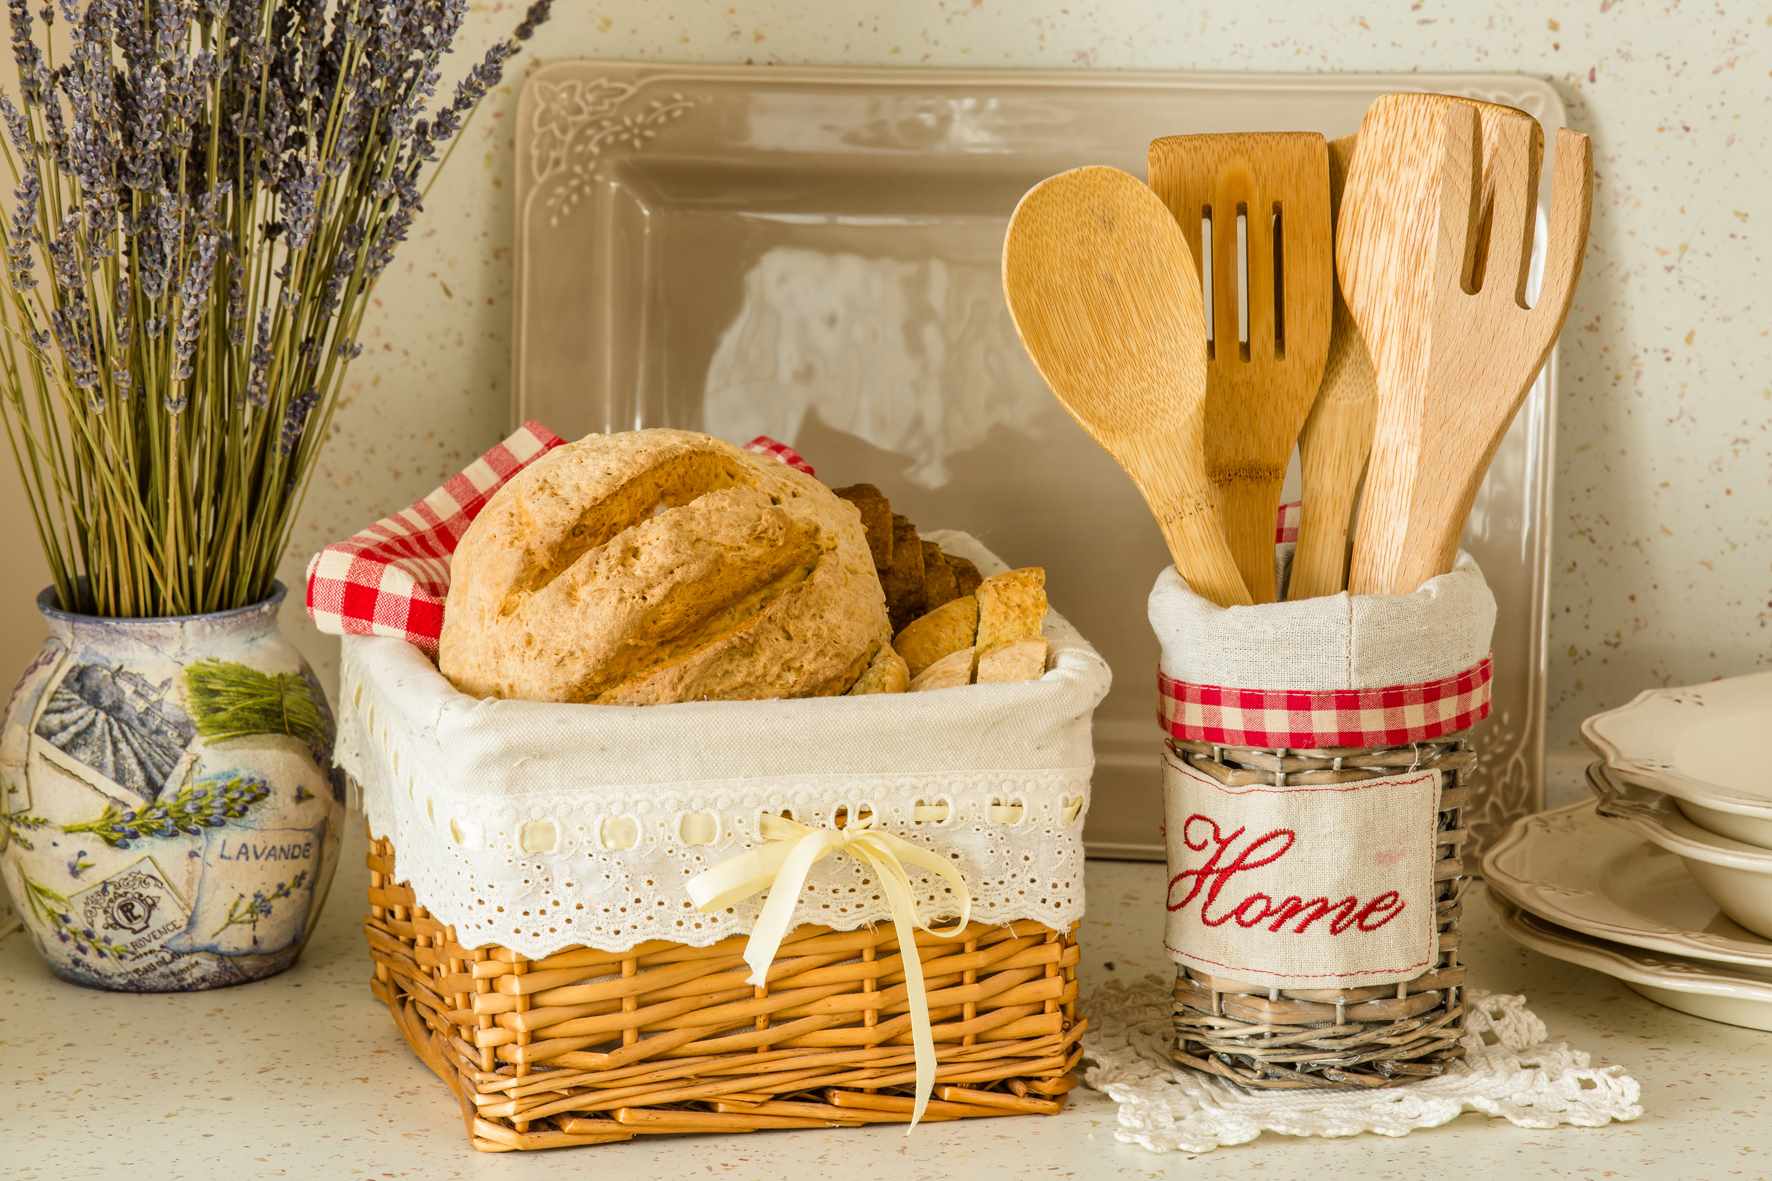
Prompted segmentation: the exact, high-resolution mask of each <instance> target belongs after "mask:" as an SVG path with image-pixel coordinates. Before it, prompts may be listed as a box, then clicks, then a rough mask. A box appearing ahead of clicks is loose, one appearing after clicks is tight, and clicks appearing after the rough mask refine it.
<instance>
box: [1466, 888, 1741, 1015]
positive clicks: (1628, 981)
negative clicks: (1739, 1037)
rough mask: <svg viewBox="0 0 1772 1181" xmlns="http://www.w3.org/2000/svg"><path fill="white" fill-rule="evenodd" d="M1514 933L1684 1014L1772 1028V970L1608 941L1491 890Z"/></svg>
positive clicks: (1499, 917)
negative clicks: (1549, 920) (1549, 918)
mask: <svg viewBox="0 0 1772 1181" xmlns="http://www.w3.org/2000/svg"><path fill="white" fill-rule="evenodd" d="M1490 897H1491V898H1493V899H1494V901H1495V915H1496V918H1497V920H1499V922H1500V924H1501V929H1502V931H1503V933H1505V934H1506V935H1507V936H1508V938H1510V939H1512V940H1513V941H1514V942H1516V943H1518V944H1520V945H1521V946H1523V947H1528V948H1531V949H1532V950H1533V951H1536V952H1539V953H1540V954H1542V955H1547V956H1549V957H1551V958H1552V959H1554V960H1562V961H1563V962H1564V963H1569V964H1575V965H1577V966H1578V967H1583V968H1591V969H1593V970H1594V971H1596V972H1600V973H1602V974H1604V975H1607V976H1611V977H1613V978H1614V979H1616V980H1619V981H1621V982H1622V983H1623V984H1624V985H1625V986H1626V987H1628V988H1629V989H1631V990H1632V991H1633V992H1637V993H1640V994H1642V995H1643V996H1645V997H1648V998H1649V999H1650V1000H1652V1001H1654V1002H1656V1003H1657V1004H1661V1005H1666V1006H1667V1007H1668V1008H1670V1009H1674V1010H1677V1011H1678V1012H1681V1013H1690V1014H1692V1015H1693V1016H1694V1017H1703V1018H1704V1019H1705V1020H1707V1021H1721V1022H1724V1023H1726V1024H1728V1025H1742V1026H1746V1027H1747V1028H1748V1029H1765V1030H1772V972H1767V971H1762V970H1760V969H1757V968H1744V967H1736V966H1734V965H1731V964H1710V963H1702V962H1700V961H1698V960H1690V959H1683V958H1680V957H1677V956H1660V955H1657V954H1655V953H1654V952H1649V951H1643V950H1641V949H1639V948H1635V947H1625V946H1623V945H1622V944H1618V943H1608V942H1606V941H1605V940H1603V939H1594V938H1592V937H1590V936H1586V935H1581V934H1578V933H1576V932H1574V931H1570V930H1566V929H1565V928H1562V927H1559V926H1557V925H1555V924H1554V923H1547V922H1545V921H1544V920H1543V919H1540V918H1537V917H1535V916H1533V915H1530V914H1527V913H1526V912H1524V911H1522V910H1520V909H1519V908H1518V907H1516V906H1514V905H1513V904H1512V903H1510V902H1508V901H1507V899H1505V898H1501V897H1498V896H1496V895H1495V893H1494V892H1493V891H1491V892H1490Z"/></svg>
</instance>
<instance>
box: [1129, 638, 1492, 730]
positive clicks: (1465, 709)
mask: <svg viewBox="0 0 1772 1181" xmlns="http://www.w3.org/2000/svg"><path fill="white" fill-rule="evenodd" d="M1492 663H1493V662H1492V660H1491V659H1489V658H1484V659H1483V660H1481V661H1479V662H1478V663H1477V664H1476V665H1475V666H1473V667H1471V668H1467V669H1465V670H1464V671H1463V672H1461V673H1457V674H1456V675H1453V676H1449V677H1441V678H1440V679H1438V680H1433V681H1422V682H1420V683H1419V684H1414V685H1390V686H1387V687H1385V688H1382V689H1320V690H1319V689H1232V688H1226V687H1224V686H1222V685H1194V684H1189V683H1188V682H1186V681H1177V680H1173V679H1171V678H1170V677H1167V676H1165V675H1163V673H1161V672H1158V673H1157V723H1158V724H1159V725H1160V726H1162V727H1163V730H1164V732H1165V733H1167V734H1168V735H1169V736H1170V737H1171V738H1181V739H1187V740H1191V741H1194V742H1214V743H1219V744H1221V745H1224V746H1255V747H1266V748H1268V749H1285V750H1322V749H1324V748H1328V747H1357V746H1364V747H1374V746H1402V745H1404V744H1407V743H1410V742H1426V741H1427V740H1429V739H1431V738H1440V737H1442V736H1444V735H1447V734H1455V733H1457V732H1458V731H1460V730H1465V729H1469V728H1470V727H1471V726H1473V725H1475V724H1476V723H1478V722H1480V721H1482V720H1483V719H1484V718H1486V717H1488V716H1489V691H1490V681H1491V679H1492V678H1493V676H1494V670H1493V667H1492Z"/></svg>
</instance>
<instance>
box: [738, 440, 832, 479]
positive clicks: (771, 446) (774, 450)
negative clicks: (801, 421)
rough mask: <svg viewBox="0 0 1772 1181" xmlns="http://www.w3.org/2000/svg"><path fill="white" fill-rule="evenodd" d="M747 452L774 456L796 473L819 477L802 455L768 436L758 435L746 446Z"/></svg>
mask: <svg viewBox="0 0 1772 1181" xmlns="http://www.w3.org/2000/svg"><path fill="white" fill-rule="evenodd" d="M744 449H745V450H746V451H755V452H757V453H759V454H761V455H773V456H775V458H777V459H779V460H781V461H782V462H783V463H785V464H787V465H788V466H789V467H791V468H793V469H794V470H795V471H800V472H805V473H806V474H807V475H809V476H816V475H818V473H817V472H815V471H813V470H812V465H811V464H809V463H807V462H806V461H805V460H804V459H802V458H800V453H799V452H798V451H795V450H794V449H793V448H792V447H789V446H788V445H787V444H786V443H781V442H777V441H776V440H774V439H771V438H770V437H769V436H768V435H758V436H757V437H756V438H754V439H752V440H751V441H750V442H749V443H746V444H745V445H744Z"/></svg>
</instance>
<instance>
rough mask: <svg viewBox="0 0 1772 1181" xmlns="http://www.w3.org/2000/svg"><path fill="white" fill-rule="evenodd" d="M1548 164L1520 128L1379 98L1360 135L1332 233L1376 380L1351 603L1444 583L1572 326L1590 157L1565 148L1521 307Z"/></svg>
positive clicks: (1532, 134)
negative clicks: (1534, 286) (1481, 492)
mask: <svg viewBox="0 0 1772 1181" xmlns="http://www.w3.org/2000/svg"><path fill="white" fill-rule="evenodd" d="M1483 106H1484V107H1486V106H1487V104H1484V105H1483ZM1542 150H1543V148H1542V133H1541V132H1540V131H1539V129H1538V126H1537V124H1536V122H1535V121H1533V120H1532V119H1531V117H1530V116H1526V115H1525V114H1524V113H1523V112H1513V113H1511V114H1510V113H1508V112H1507V111H1506V110H1505V109H1495V110H1485V109H1480V107H1479V105H1477V104H1472V103H1469V102H1467V101H1465V100H1461V99H1456V98H1451V97H1448V96H1445V95H1431V94H1393V95H1386V96H1385V97H1383V98H1381V99H1379V100H1378V101H1377V102H1375V103H1373V104H1372V106H1371V107H1370V108H1369V109H1368V110H1367V112H1366V117H1365V119H1364V121H1363V122H1362V123H1361V124H1360V134H1359V149H1358V151H1357V152H1356V153H1355V155H1354V161H1353V165H1352V168H1351V169H1350V171H1349V174H1348V180H1347V187H1346V190H1345V192H1344V193H1343V195H1342V208H1341V215H1340V218H1339V221H1338V224H1337V227H1336V267H1337V271H1338V273H1339V275H1340V279H1341V285H1342V290H1343V291H1344V292H1345V293H1346V296H1347V302H1348V307H1349V308H1350V309H1351V310H1352V312H1353V315H1354V319H1355V320H1356V321H1357V322H1358V323H1359V325H1360V331H1361V335H1362V336H1363V337H1364V338H1365V340H1366V344H1367V347H1368V349H1369V350H1370V351H1371V353H1372V359H1373V363H1374V366H1375V368H1376V370H1377V373H1378V422H1377V426H1376V428H1375V431H1374V434H1373V445H1372V456H1371V460H1370V461H1369V463H1368V466H1367V473H1366V483H1365V488H1364V491H1363V492H1362V493H1361V500H1360V519H1359V524H1358V526H1357V528H1356V531H1355V537H1354V554H1353V567H1352V571H1351V573H1350V576H1349V589H1350V590H1352V591H1354V592H1356V593H1377V594H1406V593H1408V592H1410V591H1413V590H1414V589H1415V588H1416V587H1418V586H1420V585H1421V583H1422V582H1424V581H1425V580H1427V579H1428V578H1431V577H1433V576H1434V575H1436V574H1440V573H1443V572H1445V571H1446V570H1448V569H1450V568H1451V565H1452V560H1453V557H1454V555H1455V553H1456V550H1457V545H1458V537H1459V534H1460V532H1461V531H1462V529H1463V526H1464V520H1465V517H1466V516H1467V515H1469V513H1470V508H1471V504H1472V502H1473V501H1474V500H1475V498H1476V493H1477V488H1478V485H1479V484H1480V483H1481V481H1482V478H1483V474H1484V472H1485V471H1486V470H1487V468H1488V465H1489V460H1490V459H1491V458H1492V457H1493V456H1494V454H1495V449H1496V448H1497V447H1498V446H1499V445H1500V442H1501V437H1502V435H1503V434H1504V433H1505V432H1506V430H1507V426H1508V423H1509V422H1511V421H1512V419H1513V416H1514V413H1515V412H1516V411H1517V410H1518V409H1519V406H1520V402H1521V401H1522V400H1523V399H1524V398H1525V395H1526V391H1527V389H1529V388H1530V386H1531V384H1532V381H1533V379H1534V377H1536V375H1537V373H1538V370H1539V369H1540V368H1541V367H1542V366H1543V364H1544V358H1545V356H1546V354H1548V353H1549V351H1550V348H1551V344H1552V343H1553V342H1554V341H1555V340H1556V335H1557V332H1558V331H1559V329H1561V327H1562V324H1563V319H1564V317H1565V316H1566V315H1567V313H1568V310H1569V300H1570V297H1571V296H1572V295H1573V293H1574V290H1575V282H1576V279H1577V278H1578V276H1579V275H1580V272H1581V256H1582V253H1583V250H1584V249H1585V247H1586V243H1587V225H1588V211H1589V207H1590V203H1591V198H1592V175H1591V162H1590V148H1589V144H1588V139H1587V137H1586V136H1584V135H1580V134H1577V133H1575V132H1572V131H1567V130H1564V131H1559V132H1558V136H1557V152H1556V183H1555V186H1554V193H1553V199H1552V204H1551V212H1550V233H1549V239H1548V242H1547V244H1546V261H1545V269H1544V280H1543V284H1542V286H1541V289H1540V291H1539V295H1538V299H1537V302H1536V303H1534V304H1533V305H1532V307H1530V308H1528V307H1527V306H1526V302H1525V289H1526V275H1527V266H1528V263H1529V262H1530V259H1531V255H1532V228H1533V227H1532V218H1533V211H1534V209H1535V208H1536V204H1537V187H1538V186H1537V180H1538V167H1539V161H1540V157H1541V155H1542Z"/></svg>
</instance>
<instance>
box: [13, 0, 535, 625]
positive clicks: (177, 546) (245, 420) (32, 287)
mask: <svg viewBox="0 0 1772 1181" xmlns="http://www.w3.org/2000/svg"><path fill="white" fill-rule="evenodd" d="M7 7H8V10H9V11H8V15H9V18H10V31H11V40H12V52H13V55H14V57H15V59H16V61H17V65H18V73H19V93H18V95H17V96H16V98H14V97H12V96H4V95H0V118H3V119H4V122H5V139H4V144H3V145H0V146H3V148H4V156H5V160H6V164H7V166H8V167H9V168H10V170H11V176H12V181H13V185H14V188H15V191H14V198H15V203H14V205H13V207H12V209H11V210H10V211H9V212H8V215H7V216H4V217H0V245H3V246H4V250H5V256H6V257H5V261H6V267H5V270H6V283H5V288H4V295H3V296H0V302H3V303H4V305H5V315H4V328H5V332H4V337H3V338H0V420H4V423H5V427H6V437H7V443H8V445H9V446H10V447H11V448H12V451H13V454H14V457H15V459H16V460H17V462H18V466H19V470H20V472H21V474H22V476H23V480H24V485H25V490H26V496H27V500H28V502H29V504H30V508H31V514H32V518H33V523H34V524H35V526H36V529H37V533H38V536H39V537H40V538H41V540H42V544H43V548H44V550H45V552H46V553H47V554H48V557H49V565H50V569H51V571H52V575H53V578H54V585H55V590H56V593H57V595H58V596H59V598H60V600H61V605H62V607H63V608H64V609H66V610H72V611H79V612H83V613H87V614H99V615H111V616H145V615H185V614H194V613H200V612H207V611H216V610H222V609H226V608H230V607H236V606H243V605H246V604H249V603H254V602H257V601H259V600H261V599H263V598H264V597H265V596H266V595H267V594H269V593H270V589H271V585H272V580H273V578H274V577H275V571H276V567H277V561H278V558H279V557H280V556H281V555H282V553H283V550H284V548H285V546H286V545H287V543H288V539H289V533H290V529H291V527H292V525H293V524H294V520H295V517H296V515H297V513H298V512H299V510H300V507H301V503H302V498H303V496H304V494H305V492H306V489H307V487H308V483H309V480H310V478H311V477H312V475H313V471H314V466H315V458H316V456H317V454H318V452H319V448H320V445H321V442H322V441H323V440H324V439H325V437H326V434H327V431H328V426H329V423H330V420H331V417H332V412H333V408H334V406H335V405H336V401H337V396H338V392H339V388H340V385H341V383H342V381H343V379H344V375H345V372H346V369H347V368H348V366H349V364H350V362H351V359H352V358H353V357H355V356H356V355H357V354H358V352H359V351H360V350H361V346H360V345H359V344H358V334H359V332H360V330H361V328H362V324H363V316H364V312H365V309H366V308H367V306H368V302H369V294H370V292H371V290H372V289H373V287H374V285H375V282H376V279H377V277H378V276H379V275H380V274H381V273H382V272H383V271H384V270H385V269H386V268H387V266H388V263H389V261H390V260H391V258H392V257H393V254H394V252H395V250H396V249H398V247H399V245H400V243H401V242H402V241H404V240H405V238H406V236H407V233H408V231H409V229H410V227H411V225H412V220H413V218H414V216H415V215H417V213H418V212H419V210H420V209H421V208H422V204H423V196H424V193H425V191H426V189H427V188H428V185H429V183H430V181H431V179H432V178H433V177H434V176H435V170H436V169H437V168H439V167H441V166H442V164H443V163H445V162H446V161H447V158H448V151H449V149H450V148H451V147H452V146H453V144H454V143H455V142H456V141H457V138H458V136H459V134H460V132H461V130H462V128H463V126H464V125H465V123H466V122H467V120H468V118H469V116H470V115H471V114H472V113H473V111H474V109H475V107H476V106H477V104H478V103H479V101H480V99H481V98H482V97H483V96H484V95H485V94H486V92H487V91H488V90H489V89H490V88H491V87H493V86H494V85H496V84H497V83H498V81H499V80H500V78H501V76H502V73H503V70H504V67H505V64H506V62H507V61H508V60H509V59H510V57H511V56H512V55H513V54H514V53H515V52H516V51H517V49H518V47H519V45H520V44H521V43H522V42H523V41H525V40H527V39H528V38H529V36H530V35H531V34H532V33H533V32H534V30H535V28H536V26H537V25H538V24H539V23H540V22H541V21H543V20H545V19H546V16H547V9H548V7H549V0H541V2H540V3H536V4H534V5H532V6H531V7H530V8H529V10H528V12H527V14H526V15H525V17H524V19H523V21H522V23H521V24H519V25H518V26H517V28H516V29H515V30H514V32H513V34H512V35H511V37H509V38H508V39H506V40H504V41H502V42H500V43H498V44H497V45H495V46H494V47H493V48H492V49H491V50H490V51H489V52H488V53H487V54H486V56H485V58H484V59H483V60H481V61H480V62H478V63H477V64H475V65H474V66H473V67H472V68H471V69H470V70H469V71H468V72H467V74H466V76H465V77H464V78H463V79H462V81H461V82H460V83H459V84H458V85H457V86H456V87H455V89H454V91H453V94H442V95H440V94H439V88H440V84H441V76H442V73H441V64H442V60H443V58H444V57H445V56H446V55H447V54H448V53H449V51H450V48H451V46H452V45H453V44H454V42H455V40H456V37H457V34H458V33H459V32H460V31H461V26H462V21H463V18H464V17H465V16H466V14H467V8H468V4H467V0H84V2H82V0H56V2H52V3H49V4H45V5H43V7H41V8H38V9H36V10H35V12H33V10H32V6H31V4H30V3H28V0H8V3H7ZM58 20H59V21H61V22H63V23H65V24H66V25H67V26H68V29H67V36H66V37H65V38H60V40H63V41H65V42H67V43H70V44H71V50H70V51H69V52H68V53H67V54H66V57H65V60H62V61H58V60H56V57H55V54H54V52H53V51H52V49H51V45H52V43H53V40H54V39H52V36H51V33H52V26H53V25H54V24H55V22H57V21H58Z"/></svg>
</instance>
